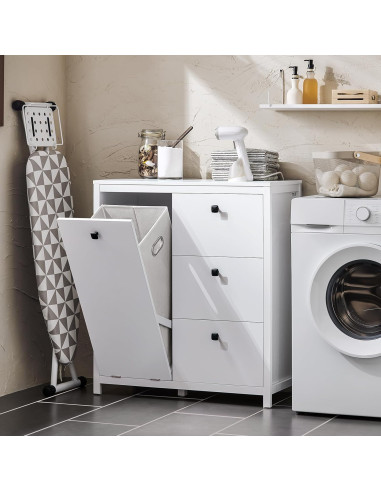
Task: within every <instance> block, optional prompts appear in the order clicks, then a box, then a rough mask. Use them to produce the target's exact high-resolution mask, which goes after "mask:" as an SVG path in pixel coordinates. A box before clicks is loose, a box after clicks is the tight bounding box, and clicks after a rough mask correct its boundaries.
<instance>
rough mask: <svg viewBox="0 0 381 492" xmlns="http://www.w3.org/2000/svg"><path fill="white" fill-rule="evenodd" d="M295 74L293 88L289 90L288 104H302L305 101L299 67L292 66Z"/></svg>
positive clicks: (292, 79) (292, 78)
mask: <svg viewBox="0 0 381 492" xmlns="http://www.w3.org/2000/svg"><path fill="white" fill-rule="evenodd" d="M289 68H292V70H293V74H292V76H291V89H290V90H289V91H288V92H287V104H302V103H303V94H302V91H301V90H300V89H299V79H300V75H298V67H296V66H291V67H289Z"/></svg>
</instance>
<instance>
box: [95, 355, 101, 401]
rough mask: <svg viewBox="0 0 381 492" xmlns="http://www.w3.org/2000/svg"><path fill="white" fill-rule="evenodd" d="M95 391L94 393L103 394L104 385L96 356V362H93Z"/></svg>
mask: <svg viewBox="0 0 381 492" xmlns="http://www.w3.org/2000/svg"><path fill="white" fill-rule="evenodd" d="M93 393H94V395H101V394H102V385H101V383H100V374H99V370H98V366H97V363H96V361H95V357H94V362H93Z"/></svg>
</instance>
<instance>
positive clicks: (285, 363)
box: [271, 193, 293, 383]
mask: <svg viewBox="0 0 381 492" xmlns="http://www.w3.org/2000/svg"><path fill="white" fill-rule="evenodd" d="M292 198H293V196H292V193H279V194H273V195H272V199H271V215H272V217H271V218H272V220H271V238H272V266H271V276H272V282H271V283H272V291H271V303H272V379H273V383H277V382H279V381H282V380H284V379H287V378H290V377H291V225H290V213H291V199H292Z"/></svg>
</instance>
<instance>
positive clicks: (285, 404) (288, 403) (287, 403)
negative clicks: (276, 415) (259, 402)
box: [274, 397, 292, 407]
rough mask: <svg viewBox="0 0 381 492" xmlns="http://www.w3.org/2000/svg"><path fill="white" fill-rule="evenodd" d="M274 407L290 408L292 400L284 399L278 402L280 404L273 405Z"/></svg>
mask: <svg viewBox="0 0 381 492" xmlns="http://www.w3.org/2000/svg"><path fill="white" fill-rule="evenodd" d="M274 405H277V406H278V405H280V406H282V407H292V398H291V397H290V398H286V400H280V403H274Z"/></svg>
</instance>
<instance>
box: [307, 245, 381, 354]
mask: <svg viewBox="0 0 381 492" xmlns="http://www.w3.org/2000/svg"><path fill="white" fill-rule="evenodd" d="M380 243H381V241H380ZM309 299H310V308H311V314H312V317H313V320H314V322H315V323H314V325H315V328H316V329H317V332H318V334H319V335H320V336H321V337H322V339H324V340H325V341H326V342H328V343H329V344H330V345H331V346H332V347H333V348H334V349H335V350H338V351H339V352H341V353H342V354H345V355H349V356H351V357H356V358H367V357H380V356H381V246H379V245H378V244H348V245H346V246H345V247H344V248H343V247H342V248H340V249H338V250H336V251H333V252H332V253H331V254H330V255H329V256H327V257H326V258H325V259H324V260H323V261H322V262H321V263H320V264H319V266H318V267H317V269H316V271H315V274H314V275H313V277H312V282H311V290H310V298H309Z"/></svg>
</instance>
